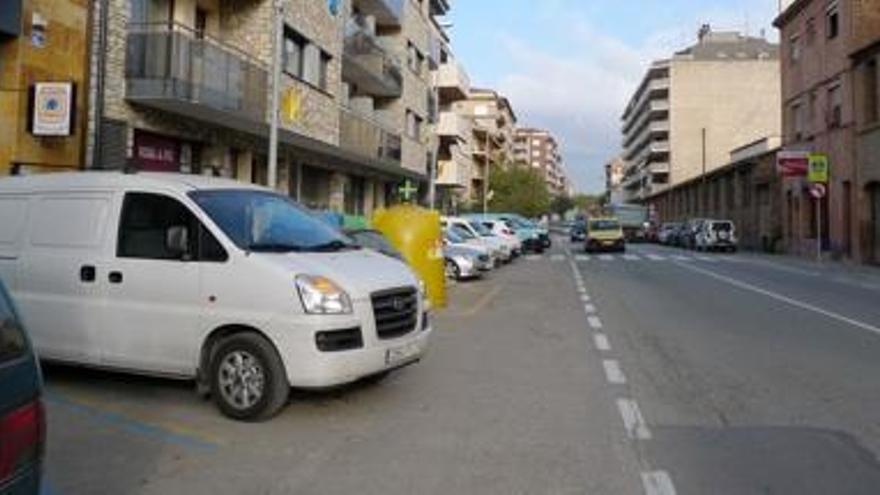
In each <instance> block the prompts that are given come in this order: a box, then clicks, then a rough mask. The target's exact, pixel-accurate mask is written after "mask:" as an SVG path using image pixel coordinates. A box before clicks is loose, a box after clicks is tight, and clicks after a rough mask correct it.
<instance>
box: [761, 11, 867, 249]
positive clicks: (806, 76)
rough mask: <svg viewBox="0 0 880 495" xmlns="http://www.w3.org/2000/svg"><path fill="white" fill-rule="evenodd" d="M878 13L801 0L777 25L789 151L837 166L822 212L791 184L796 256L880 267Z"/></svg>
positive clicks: (788, 224) (789, 237)
mask: <svg viewBox="0 0 880 495" xmlns="http://www.w3.org/2000/svg"><path fill="white" fill-rule="evenodd" d="M878 12H880V2H877V1H876V0H836V1H831V2H828V1H819V0H797V1H794V2H790V3H789V4H788V5H787V6H786V7H785V8H784V9H783V10H782V12H781V13H780V15H779V17H778V18H777V19H776V21H775V25H776V26H777V27H778V28H779V30H780V38H781V41H782V54H783V59H782V115H783V129H784V133H783V135H784V144H783V146H784V149H785V150H786V151H807V152H817V153H825V154H827V156H828V157H829V161H830V166H831V177H830V182H829V184H828V186H829V187H828V195H827V196H826V197H825V198H823V199H822V200H821V201H820V203H819V205H818V206H819V208H817V207H816V203H815V201H814V199H813V198H812V197H810V196H809V194H808V193H807V191H806V179H805V178H803V177H794V178H787V179H786V181H785V192H784V194H785V200H784V201H783V209H784V211H785V219H786V221H785V239H786V243H787V247H788V250H789V251H790V252H793V253H802V254H812V253H814V252H815V251H816V247H817V244H818V245H821V246H822V249H823V250H825V251H830V252H831V254H832V256H834V257H839V258H845V259H852V260H859V261H861V260H864V261H872V260H876V259H877V253H876V251H877V249H876V247H875V246H876V241H875V240H874V239H876V236H877V227H876V223H875V221H876V218H877V215H876V214H875V212H874V206H873V204H872V202H875V201H876V200H875V199H874V198H875V197H876V196H875V191H876V186H875V184H876V179H877V175H878V174H877V170H878V163H877V161H876V159H875V158H873V157H874V152H873V151H874V150H875V149H877V148H873V146H876V144H877V136H876V133H875V127H876V124H875V122H876V119H875V118H874V115H873V113H874V112H873V110H872V107H873V108H876V106H877V105H876V103H874V102H873V101H872V98H874V96H873V95H876V91H874V92H873V93H872V92H871V91H870V88H871V87H875V86H876V84H877V83H876V68H875V65H876V54H875V53H874V51H873V49H872V46H873V44H874V43H876V42H877V40H878V39H880V29H878V24H880V21H878V15H880V14H878ZM872 62H873V63H872ZM817 214H818V215H821V224H820V222H818V221H817V220H819V219H817V218H816V215H817ZM820 231H821V235H819V233H820Z"/></svg>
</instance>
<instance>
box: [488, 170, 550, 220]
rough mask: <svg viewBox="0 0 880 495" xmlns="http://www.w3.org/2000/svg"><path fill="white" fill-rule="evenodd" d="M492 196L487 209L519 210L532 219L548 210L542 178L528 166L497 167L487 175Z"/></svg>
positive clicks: (506, 211) (547, 196)
mask: <svg viewBox="0 0 880 495" xmlns="http://www.w3.org/2000/svg"><path fill="white" fill-rule="evenodd" d="M489 189H490V190H491V191H492V197H491V200H490V202H489V208H490V209H491V210H492V211H495V212H505V213H519V214H520V215H523V216H524V217H528V218H534V217H537V216H540V215H543V214H545V213H547V212H548V211H549V210H550V193H549V192H547V184H546V183H545V182H544V177H543V176H542V175H541V174H540V173H539V172H538V171H536V170H534V169H532V168H529V167H516V166H507V167H498V168H497V169H494V170H492V174H491V176H490V178H489Z"/></svg>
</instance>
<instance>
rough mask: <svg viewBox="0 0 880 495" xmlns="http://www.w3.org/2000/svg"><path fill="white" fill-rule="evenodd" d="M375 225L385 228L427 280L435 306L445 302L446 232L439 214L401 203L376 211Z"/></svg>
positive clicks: (382, 229)
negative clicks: (444, 261) (444, 239)
mask: <svg viewBox="0 0 880 495" xmlns="http://www.w3.org/2000/svg"><path fill="white" fill-rule="evenodd" d="M372 224H373V228H374V229H376V230H378V231H379V232H382V234H383V235H385V237H386V238H388V240H389V241H390V242H391V244H392V245H393V246H394V247H395V248H396V249H397V250H398V251H400V252H401V253H402V254H403V257H404V258H406V262H407V263H409V266H410V267H411V268H412V269H413V271H415V272H416V275H418V277H419V278H421V279H422V281H424V283H425V286H426V288H427V290H428V300H429V301H430V302H431V305H432V306H433V307H435V308H442V307H445V306H446V274H445V272H444V266H443V237H442V236H443V234H442V232H441V230H440V214H439V213H438V212H436V211H433V210H426V209H424V208H419V207H417V206H412V205H399V206H394V207H392V208H389V209H387V210H378V211H377V212H375V213H374V214H373V222H372Z"/></svg>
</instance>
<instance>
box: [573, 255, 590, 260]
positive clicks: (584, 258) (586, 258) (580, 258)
mask: <svg viewBox="0 0 880 495" xmlns="http://www.w3.org/2000/svg"><path fill="white" fill-rule="evenodd" d="M574 259H575V261H590V257H589V256H587V255H586V254H579V255H577V256H575V257H574Z"/></svg>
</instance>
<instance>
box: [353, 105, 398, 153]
mask: <svg viewBox="0 0 880 495" xmlns="http://www.w3.org/2000/svg"><path fill="white" fill-rule="evenodd" d="M339 130H340V134H339V145H340V146H341V147H342V148H343V149H346V150H348V151H352V152H355V153H358V154H360V155H362V156H365V157H367V158H372V159H377V160H387V161H392V162H396V163H400V161H401V155H402V153H401V148H402V143H401V139H400V135H399V134H395V133H393V132H390V131H388V130H386V129H385V128H383V127H382V126H381V125H379V123H378V122H375V121H373V120H371V119H368V118H367V117H364V116H363V115H359V114H358V113H356V112H354V111H352V110H350V109H348V108H342V109H340V113H339Z"/></svg>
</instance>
